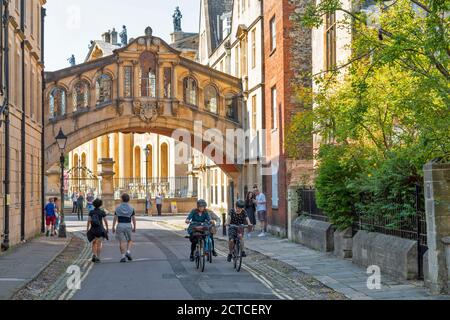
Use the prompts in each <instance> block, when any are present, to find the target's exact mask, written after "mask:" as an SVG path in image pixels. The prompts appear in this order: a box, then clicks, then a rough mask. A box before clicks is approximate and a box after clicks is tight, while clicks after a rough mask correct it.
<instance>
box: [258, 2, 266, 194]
mask: <svg viewBox="0 0 450 320" xmlns="http://www.w3.org/2000/svg"><path fill="white" fill-rule="evenodd" d="M261 23H262V28H261V60H262V61H261V73H262V74H261V84H262V86H261V88H262V90H261V92H262V101H261V111H262V112H261V113H262V114H261V119H262V129H263V130H265V129H266V121H265V120H266V63H265V57H266V56H265V51H264V50H265V46H264V35H265V32H264V30H265V24H264V23H265V19H264V0H261ZM266 135H267V132H266ZM266 138H267V137H266ZM262 140H263V142H262V144H263V145H262V147H263V148H262V150H263V154H264V155H266V153H267V146H266V145H264V141H266V139H262ZM258 143H259V140H258ZM258 156H259V155H258ZM264 159H265V157H261V158H260V161H261V160H264ZM262 166H263V163H261V169H262ZM266 184H267V177H266V175H263V176H262V187H263V188H264V189H265V188H266ZM264 189H263V190H264ZM264 191H265V190H264Z"/></svg>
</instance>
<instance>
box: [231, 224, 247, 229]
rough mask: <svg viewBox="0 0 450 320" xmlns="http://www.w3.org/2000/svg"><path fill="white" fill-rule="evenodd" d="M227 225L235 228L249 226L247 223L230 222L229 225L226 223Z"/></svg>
mask: <svg viewBox="0 0 450 320" xmlns="http://www.w3.org/2000/svg"><path fill="white" fill-rule="evenodd" d="M228 226H229V227H235V228H249V227H250V226H249V225H248V224H240V225H237V224H230V225H228Z"/></svg>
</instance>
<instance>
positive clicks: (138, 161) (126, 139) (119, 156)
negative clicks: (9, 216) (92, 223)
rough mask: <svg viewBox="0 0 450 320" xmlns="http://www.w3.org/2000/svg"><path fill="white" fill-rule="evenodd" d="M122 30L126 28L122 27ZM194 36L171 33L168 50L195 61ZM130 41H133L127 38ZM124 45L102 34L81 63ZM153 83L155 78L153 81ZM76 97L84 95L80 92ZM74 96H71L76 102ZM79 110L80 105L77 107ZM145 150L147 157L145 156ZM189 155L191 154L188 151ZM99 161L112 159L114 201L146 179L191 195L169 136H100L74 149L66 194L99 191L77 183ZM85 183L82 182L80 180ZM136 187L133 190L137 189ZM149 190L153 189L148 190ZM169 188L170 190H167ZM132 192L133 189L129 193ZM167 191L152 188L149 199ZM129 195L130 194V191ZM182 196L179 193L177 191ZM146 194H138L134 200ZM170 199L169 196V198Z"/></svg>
mask: <svg viewBox="0 0 450 320" xmlns="http://www.w3.org/2000/svg"><path fill="white" fill-rule="evenodd" d="M124 30H126V27H125V26H124ZM197 38H198V36H197V37H196V34H195V33H185V32H183V31H178V32H174V33H173V34H172V40H173V43H172V44H171V47H173V48H175V49H177V50H180V51H181V54H182V55H183V56H184V57H187V58H190V59H195V57H196V55H197V47H198V43H197V41H196V39H197ZM130 40H131V41H132V40H133V39H130ZM126 45H127V44H126V43H123V42H122V43H119V42H118V33H117V31H115V28H113V31H107V32H105V33H103V34H102V39H101V40H94V41H92V42H91V46H90V49H89V52H88V54H87V56H86V59H85V61H84V63H89V62H93V61H96V60H98V59H101V58H105V57H108V56H112V55H113V54H114V50H116V49H120V48H121V47H123V46H126ZM155 80H156V79H155ZM79 94H81V95H83V92H80V93H79ZM75 98H76V96H75V95H74V96H73V99H75ZM80 107H82V106H80ZM146 148H148V150H149V155H148V156H147V154H146ZM190 152H192V151H190ZM101 158H112V159H113V160H114V172H115V190H117V194H116V195H115V197H116V198H119V196H120V194H119V190H122V191H127V190H126V189H128V188H126V187H125V185H131V184H133V185H139V186H140V187H143V185H144V184H145V180H143V179H145V178H148V179H153V180H154V181H157V180H159V181H161V179H168V178H170V179H172V180H174V181H175V180H177V181H178V184H179V185H180V187H182V188H184V189H186V190H185V192H184V191H183V192H184V194H186V195H187V194H188V193H190V194H192V190H191V191H190V192H188V190H187V188H188V183H187V182H188V181H187V178H188V173H189V168H188V164H175V140H173V139H171V138H170V137H166V136H162V135H158V134H151V133H145V134H135V133H122V132H116V133H111V134H108V135H104V136H101V137H99V138H96V139H94V140H91V141H89V142H87V143H85V144H83V145H81V146H79V147H77V148H75V149H74V150H72V151H70V152H69V162H68V163H69V168H68V171H69V183H68V185H67V191H68V192H69V193H70V194H72V193H73V192H75V191H78V192H83V193H86V192H89V191H91V192H94V193H96V192H98V191H99V190H97V189H98V183H96V182H95V181H90V180H94V179H95V178H94V179H86V180H85V181H82V182H80V181H78V180H80V179H78V178H81V177H82V176H83V175H84V176H85V177H86V175H87V173H86V172H84V171H88V172H90V173H91V174H92V176H93V177H96V176H97V175H98V174H99V173H100V171H99V168H98V160H99V159H101ZM83 180H84V179H83ZM136 188H138V189H139V187H134V189H136ZM151 189H152V188H151ZM169 189H170V188H169ZM128 191H129V192H131V191H132V190H128ZM159 191H160V192H163V193H166V192H169V193H170V190H167V188H164V190H162V189H158V188H153V189H152V190H150V191H149V193H150V195H151V196H155V193H157V192H159ZM131 193H132V192H131ZM180 193H182V192H180ZM142 196H144V197H145V195H142V194H139V195H137V197H142ZM168 196H170V195H168Z"/></svg>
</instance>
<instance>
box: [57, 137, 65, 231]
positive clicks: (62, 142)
mask: <svg viewBox="0 0 450 320" xmlns="http://www.w3.org/2000/svg"><path fill="white" fill-rule="evenodd" d="M55 139H56V143H57V144H58V147H59V151H60V152H61V156H60V158H59V164H60V166H61V188H60V189H61V190H60V191H61V205H60V206H61V222H60V224H59V231H58V236H59V237H60V238H66V237H67V235H66V223H65V221H64V150H65V149H66V144H67V136H66V135H65V134H64V132H63V131H62V128H60V129H59V133H58V135H57V136H56V138H55Z"/></svg>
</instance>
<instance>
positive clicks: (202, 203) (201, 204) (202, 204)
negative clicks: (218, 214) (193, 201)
mask: <svg viewBox="0 0 450 320" xmlns="http://www.w3.org/2000/svg"><path fill="white" fill-rule="evenodd" d="M207 206H208V204H207V203H206V201H205V200H203V199H200V200H198V201H197V208H200V207H204V208H206V207H207Z"/></svg>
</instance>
